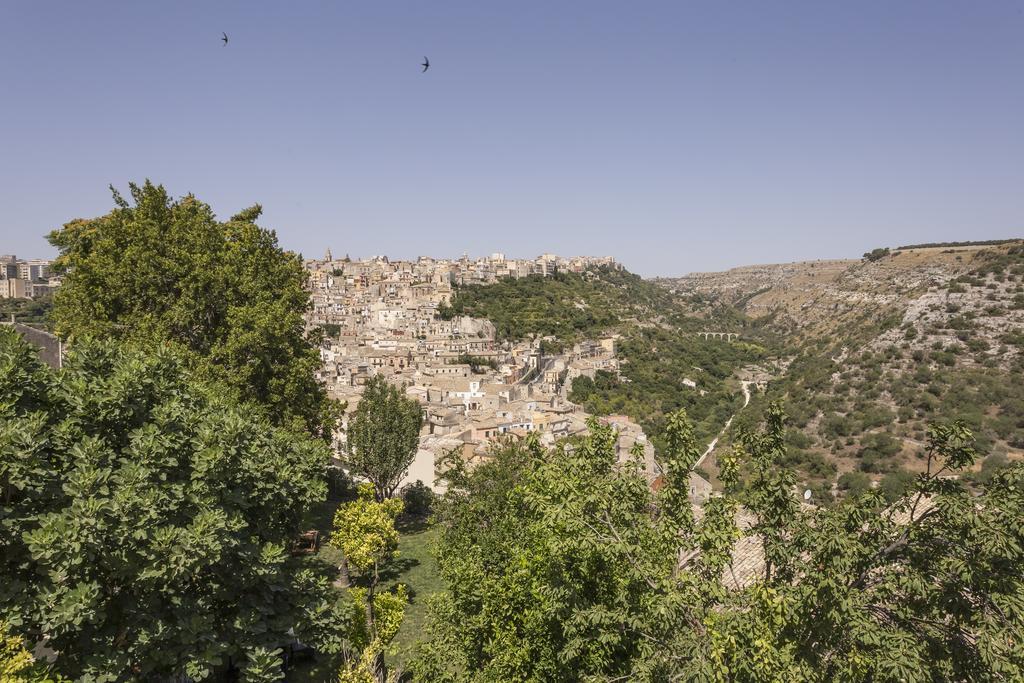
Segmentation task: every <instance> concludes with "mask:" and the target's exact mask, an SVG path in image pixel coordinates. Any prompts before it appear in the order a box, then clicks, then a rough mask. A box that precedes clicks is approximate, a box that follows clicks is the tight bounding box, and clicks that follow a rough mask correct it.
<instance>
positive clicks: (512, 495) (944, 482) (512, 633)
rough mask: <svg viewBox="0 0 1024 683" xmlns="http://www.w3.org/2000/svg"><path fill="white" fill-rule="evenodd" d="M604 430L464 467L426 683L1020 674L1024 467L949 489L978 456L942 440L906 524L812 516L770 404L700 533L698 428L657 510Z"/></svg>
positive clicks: (836, 511) (455, 494) (422, 668)
mask: <svg viewBox="0 0 1024 683" xmlns="http://www.w3.org/2000/svg"><path fill="white" fill-rule="evenodd" d="M591 432H592V434H591V436H590V437H589V438H588V439H586V440H584V441H583V442H582V443H577V444H574V445H573V447H571V448H568V447H563V448H559V449H556V450H554V451H552V452H547V453H545V452H544V451H543V450H542V449H541V448H539V447H538V446H537V444H536V443H535V442H518V443H517V442H509V443H506V444H505V445H504V446H502V447H500V448H498V449H497V451H496V452H495V454H494V455H495V457H494V459H493V460H492V461H491V462H489V463H487V464H484V465H481V466H480V467H478V468H477V469H476V470H474V471H473V472H471V473H468V474H467V473H465V472H463V471H461V470H460V469H459V468H454V469H453V470H451V473H452V481H451V488H450V492H449V499H448V501H447V502H446V503H445V504H444V505H443V506H442V509H441V512H440V519H441V524H442V536H441V541H440V544H439V548H438V560H439V564H440V568H441V573H442V575H443V576H444V578H445V579H446V581H447V582H448V584H449V587H450V590H449V592H448V593H447V594H446V595H442V597H440V598H439V599H437V600H436V601H435V602H434V604H433V605H432V622H431V623H432V628H431V630H432V640H431V641H430V642H429V643H428V644H427V645H426V646H425V648H424V654H423V656H422V657H421V658H420V660H419V661H418V662H417V663H416V667H415V668H416V672H417V675H418V677H419V679H420V680H459V681H487V680H502V681H543V680H565V681H572V680H639V681H643V680H648V681H668V680H706V681H725V680H739V681H864V680H876V681H936V680H1019V679H1020V678H1021V677H1022V676H1024V650H1022V649H1021V647H1020V643H1021V642H1024V575H1022V574H1021V572H1020V566H1021V563H1022V562H1024V521H1022V520H1024V467H1022V466H1020V465H1018V466H1014V467H1009V468H1006V469H1004V470H1002V471H1000V472H999V473H998V474H996V475H995V476H994V477H993V478H992V480H991V482H989V484H988V486H987V488H986V489H985V490H984V491H983V492H982V493H981V494H980V495H974V494H972V493H970V492H968V491H967V490H966V489H965V488H963V487H961V486H960V485H959V484H958V482H957V481H956V480H955V479H951V478H950V477H949V475H950V474H952V473H955V472H957V471H961V470H962V469H964V468H966V467H969V466H970V464H971V463H972V462H973V461H974V458H975V453H974V451H973V449H972V447H971V445H970V443H971V435H970V432H969V431H968V430H966V429H965V428H964V427H963V426H962V425H959V424H950V425H937V426H935V427H933V429H932V431H931V432H930V435H929V441H928V446H927V449H926V451H925V453H923V457H924V458H925V459H926V461H925V462H926V466H927V469H926V472H925V473H924V474H922V475H921V476H920V477H919V478H918V479H917V480H916V481H915V482H914V484H913V486H912V488H911V490H910V492H909V494H908V495H907V496H906V497H904V498H903V499H901V501H900V502H898V503H897V504H896V505H888V504H887V503H886V502H885V501H884V499H883V498H882V496H881V494H880V493H878V492H868V493H865V494H864V495H862V496H860V497H858V498H856V499H855V500H853V501H850V502H847V503H844V504H842V505H840V506H837V507H835V508H832V509H812V508H808V507H806V506H801V505H800V504H799V501H798V499H797V498H796V496H795V491H794V490H793V483H794V481H795V477H794V476H793V474H792V473H790V472H787V471H786V470H785V468H784V467H783V465H782V463H783V462H785V455H786V445H785V442H784V439H783V434H784V431H783V419H782V414H781V412H780V411H779V410H778V408H777V407H773V408H772V409H771V410H769V411H768V414H767V420H766V424H765V426H764V429H763V430H762V431H760V432H757V433H749V434H746V435H745V436H744V437H743V438H742V439H741V440H740V441H741V442H742V446H741V447H738V449H737V450H736V452H734V453H733V454H731V455H730V456H729V457H723V458H722V462H721V465H722V467H721V479H722V481H723V484H724V488H725V492H724V495H722V496H719V497H716V498H713V499H712V500H711V501H709V503H708V504H707V505H706V506H705V507H704V508H703V509H702V511H701V514H699V515H696V514H694V513H693V511H692V509H691V508H690V506H689V504H688V503H687V501H686V488H685V487H686V480H687V477H688V474H689V471H690V468H691V467H692V466H693V463H694V462H695V460H696V456H697V455H698V454H699V447H698V446H697V445H696V441H695V440H694V439H693V434H692V430H691V429H690V427H689V424H688V422H687V420H686V419H685V416H684V415H682V414H676V415H673V416H672V417H671V418H670V419H669V423H668V425H667V428H666V442H667V444H668V447H667V448H666V449H665V451H664V452H663V453H662V457H661V466H662V470H663V472H664V480H663V485H662V486H661V487H660V488H659V490H658V491H657V492H656V493H654V492H651V490H650V489H649V487H648V486H647V484H646V482H645V480H644V479H643V477H642V475H641V471H640V468H639V464H638V463H626V464H625V465H618V466H617V465H616V464H615V463H616V459H615V450H614V438H613V435H612V434H611V433H610V431H609V430H608V429H607V428H606V427H603V426H601V425H598V424H592V425H591ZM745 460H749V461H750V465H751V467H752V469H753V471H754V476H753V478H752V481H751V484H750V487H749V488H748V489H745V490H741V488H740V485H739V477H738V470H739V465H740V463H741V462H743V461H745ZM738 520H746V521H744V522H743V523H742V524H741V523H739V521H738ZM744 557H745V559H746V560H747V561H749V560H751V559H756V560H759V561H758V562H755V563H754V564H753V565H750V564H745V563H744V561H742V560H743V559H744Z"/></svg>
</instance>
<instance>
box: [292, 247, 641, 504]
mask: <svg viewBox="0 0 1024 683" xmlns="http://www.w3.org/2000/svg"><path fill="white" fill-rule="evenodd" d="M594 266H613V267H617V266H616V264H615V262H614V260H612V259H610V258H588V257H575V258H562V257H557V256H552V255H543V256H541V257H538V258H537V259H534V260H529V261H527V260H510V259H506V258H505V257H504V256H503V255H502V254H493V255H491V256H490V257H487V258H483V259H477V260H469V259H468V258H465V257H463V258H462V259H459V260H443V259H432V258H426V257H421V258H419V259H417V260H416V261H390V260H388V259H387V258H385V257H377V258H373V259H369V260H364V261H352V260H350V259H347V258H346V259H342V260H335V259H333V258H332V257H331V255H330V252H329V251H328V253H327V255H326V257H325V258H324V259H323V260H315V261H307V263H306V267H307V269H308V270H309V272H310V285H311V290H312V302H313V305H312V310H311V311H310V313H309V315H308V317H307V320H308V324H309V325H310V326H311V327H320V328H322V329H323V331H324V341H323V344H322V347H321V357H322V360H323V366H322V368H321V370H320V379H321V381H323V382H324V384H325V385H326V387H327V389H328V391H329V393H330V394H331V395H332V396H333V397H334V398H337V399H339V400H342V401H345V402H346V403H347V406H348V408H347V411H346V414H347V415H351V414H352V412H354V410H355V408H356V406H358V404H359V399H360V395H361V393H362V390H363V385H365V383H366V381H367V380H368V379H369V378H370V377H374V376H382V377H384V378H385V379H386V380H387V381H388V382H391V383H393V384H395V385H396V386H399V387H401V388H402V389H403V390H404V391H405V393H406V395H408V396H410V397H412V398H415V399H416V400H417V401H419V402H420V404H421V405H422V406H423V410H424V425H423V430H422V432H421V435H420V445H419V451H418V453H417V455H416V459H415V461H414V463H413V466H412V468H411V469H410V472H409V476H408V478H407V481H409V482H412V481H416V480H420V481H422V482H423V483H424V484H426V485H428V486H431V487H433V488H435V490H440V488H442V487H443V484H441V483H440V482H436V481H435V479H436V477H437V474H438V467H439V466H440V463H441V461H442V459H443V458H444V457H446V456H447V455H448V454H449V453H452V452H457V453H459V454H460V455H461V457H462V458H463V459H464V460H465V461H466V462H467V463H469V464H472V463H475V462H479V461H481V460H483V459H485V458H487V457H488V453H489V449H490V447H491V444H492V443H493V442H494V441H495V440H497V439H500V438H501V437H503V436H505V435H520V436H522V435H526V434H536V435H537V438H538V439H540V442H541V443H542V444H544V445H552V444H554V443H555V442H556V441H558V440H560V439H563V438H565V437H570V436H573V435H577V434H584V433H586V431H587V419H588V418H589V417H590V416H589V415H587V413H586V412H584V411H583V409H582V408H581V407H580V406H578V405H575V404H573V403H572V402H570V401H569V400H568V399H567V392H568V389H569V388H570V387H571V383H572V380H573V379H575V378H576V377H578V376H580V375H587V376H590V377H593V376H594V374H595V373H596V372H597V371H598V370H608V371H612V372H615V371H617V370H618V367H619V365H618V364H619V361H618V359H617V357H616V349H615V344H616V338H615V337H614V336H608V337H605V338H602V339H597V340H587V341H583V342H580V343H577V344H575V345H573V346H572V347H571V348H567V349H565V350H564V351H563V352H561V353H559V354H556V355H544V354H542V353H541V344H540V342H541V340H539V339H535V340H528V341H522V342H518V343H510V342H507V341H506V342H499V341H497V340H496V338H495V329H494V325H493V324H491V322H490V321H488V320H484V319H479V318H470V317H454V318H452V319H450V320H445V319H442V318H441V317H440V316H439V315H438V310H439V308H440V307H441V305H442V304H445V303H448V302H449V300H450V298H451V296H452V294H453V290H454V287H455V286H457V285H459V284H466V283H489V282H495V281H497V280H499V279H502V278H507V277H523V276H526V275H551V274H553V273H556V272H560V271H572V272H581V271H584V270H586V269H587V268H590V267H594ZM602 419H603V420H605V421H606V422H607V423H609V424H611V425H613V426H614V428H615V430H616V432H617V433H618V439H617V448H618V451H619V454H620V458H621V459H623V460H624V459H626V458H627V457H629V454H630V453H631V452H632V451H633V450H634V449H635V446H636V444H639V449H640V450H642V451H643V453H644V464H645V468H646V471H647V473H648V474H649V476H650V478H651V480H652V481H653V480H654V478H655V477H656V476H657V473H656V468H655V463H654V447H653V445H652V444H651V443H650V441H649V440H648V438H647V436H646V434H644V431H643V429H642V428H641V427H640V425H638V424H637V423H636V422H634V421H633V420H631V419H630V418H628V417H626V416H623V415H615V416H609V417H605V418H602ZM345 426H346V424H345V420H343V421H342V425H341V427H340V429H339V432H338V434H337V441H338V444H337V445H338V448H339V449H344V447H345V444H344V441H345Z"/></svg>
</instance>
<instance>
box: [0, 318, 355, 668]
mask: <svg viewBox="0 0 1024 683" xmlns="http://www.w3.org/2000/svg"><path fill="white" fill-rule="evenodd" d="M328 461H329V453H328V449H327V446H326V444H324V443H323V442H322V441H320V440H319V439H314V438H312V437H310V436H309V435H308V434H306V433H304V432H303V433H295V432H290V431H286V430H284V429H281V428H277V427H274V426H272V425H271V424H270V423H269V422H268V421H267V420H266V419H265V418H262V417H260V416H253V415H252V414H251V411H247V410H245V409H244V408H242V407H239V406H238V405H237V404H236V403H235V402H234V401H233V400H232V399H231V398H230V395H228V394H225V392H223V391H220V390H218V388H216V387H208V386H207V385H206V384H205V383H202V382H198V381H195V380H192V379H191V378H190V376H189V373H188V372H187V371H186V370H185V368H184V367H183V363H182V362H181V361H180V360H179V359H178V357H177V356H176V354H174V353H173V352H172V351H170V350H166V349H159V350H157V351H156V352H150V351H139V350H134V349H131V348H125V347H121V346H115V345H113V344H111V343H109V342H108V343H98V342H81V343H76V344H75V346H74V348H73V350H72V352H71V353H70V354H69V355H68V357H67V359H66V362H65V365H64V368H63V369H62V370H61V371H59V372H57V371H53V370H51V369H49V368H47V367H46V366H43V365H42V364H41V363H40V362H39V361H38V359H37V358H36V356H35V354H34V352H33V351H32V350H31V349H30V348H29V347H28V346H27V345H26V344H25V343H24V342H23V341H22V340H21V338H20V337H19V336H18V335H16V334H15V333H14V332H12V331H9V330H3V329H0V577H2V579H3V580H2V581H0V612H2V613H3V614H4V615H5V618H6V619H7V620H8V621H9V622H10V624H11V628H15V629H16V630H17V632H18V634H19V635H22V636H24V637H25V638H26V639H27V640H28V641H29V642H36V641H37V640H39V639H41V638H45V639H46V640H47V642H48V645H49V647H51V648H53V649H54V650H56V651H57V652H58V653H59V656H58V659H57V667H58V669H59V671H60V672H61V673H63V674H66V675H68V676H71V677H75V678H79V677H81V678H84V679H86V680H97V681H104V680H108V681H113V680H127V679H129V678H131V679H146V678H151V677H158V676H167V675H178V674H187V675H189V676H191V677H192V678H196V679H201V678H205V677H208V676H210V675H211V674H212V673H213V672H214V671H216V670H218V669H220V668H224V667H227V666H229V665H231V664H234V665H241V666H244V667H246V670H247V671H250V672H251V673H255V672H256V671H258V670H260V671H264V674H265V673H266V671H270V673H271V674H272V673H273V667H272V666H270V667H269V668H268V655H267V652H270V651H273V649H274V648H277V647H278V646H280V645H282V644H285V643H287V642H290V639H291V638H292V637H293V636H289V635H288V634H289V631H291V630H294V633H295V634H297V635H298V636H299V637H300V638H302V640H304V641H305V642H307V643H310V644H313V645H315V646H317V647H318V648H320V649H325V650H330V649H331V647H332V645H333V646H334V647H335V648H337V643H339V642H340V641H341V639H342V638H343V636H344V629H345V627H346V623H348V621H349V620H350V618H351V613H350V611H349V610H348V609H347V608H345V607H344V606H342V605H338V604H336V596H333V595H332V594H331V592H330V590H329V586H328V585H327V583H326V579H325V578H323V577H320V576H317V575H315V574H313V573H311V572H310V571H307V570H305V569H303V568H302V567H301V566H297V565H296V562H297V561H298V560H296V559H294V558H292V557H291V556H290V554H289V553H288V551H287V547H288V544H289V542H290V540H291V539H292V538H294V534H295V532H296V530H297V529H298V528H299V527H300V524H301V522H302V519H303V516H304V515H305V514H306V512H307V511H308V510H309V509H310V506H312V505H313V504H314V503H316V502H318V501H320V500H322V499H323V498H324V497H325V494H326V485H325V477H324V474H325V469H326V467H327V463H328Z"/></svg>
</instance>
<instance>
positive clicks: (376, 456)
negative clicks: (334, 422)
mask: <svg viewBox="0 0 1024 683" xmlns="http://www.w3.org/2000/svg"><path fill="white" fill-rule="evenodd" d="M422 426H423V409H422V408H421V407H420V404H419V403H418V402H417V401H416V400H415V399H411V398H408V397H407V396H405V395H404V394H402V392H401V391H400V390H399V389H398V387H395V386H392V385H391V384H388V382H387V380H385V379H384V378H383V377H381V376H379V375H378V376H376V377H371V378H370V380H369V381H368V382H367V383H366V387H365V389H364V391H363V395H362V398H361V399H360V401H359V406H358V407H357V408H356V412H355V415H353V416H352V419H351V421H350V422H349V426H348V450H349V456H348V466H349V469H350V470H351V472H352V473H353V474H357V475H359V476H362V477H366V478H367V479H368V480H369V481H370V482H371V483H373V486H374V489H375V491H376V496H377V500H379V501H382V500H384V499H386V498H391V497H392V496H394V495H395V489H397V488H398V484H399V483H400V482H401V481H402V477H404V476H405V474H406V472H408V471H409V466H410V465H411V464H412V461H413V458H415V457H416V447H417V445H418V444H419V434H420V428H421V427H422Z"/></svg>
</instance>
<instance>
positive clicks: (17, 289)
mask: <svg viewBox="0 0 1024 683" xmlns="http://www.w3.org/2000/svg"><path fill="white" fill-rule="evenodd" d="M50 263H51V262H50V261H49V260H47V259H19V258H18V257H17V256H15V255H14V254H2V255H0V299H35V298H38V297H40V296H43V295H44V294H48V293H50V292H52V291H53V290H55V289H56V288H57V287H59V286H60V280H61V278H60V277H59V276H55V275H53V274H52V273H51V272H50Z"/></svg>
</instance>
